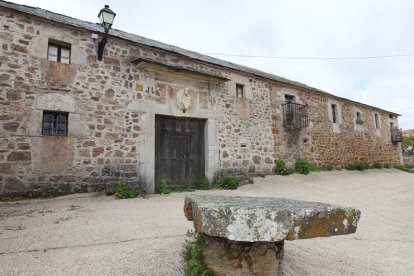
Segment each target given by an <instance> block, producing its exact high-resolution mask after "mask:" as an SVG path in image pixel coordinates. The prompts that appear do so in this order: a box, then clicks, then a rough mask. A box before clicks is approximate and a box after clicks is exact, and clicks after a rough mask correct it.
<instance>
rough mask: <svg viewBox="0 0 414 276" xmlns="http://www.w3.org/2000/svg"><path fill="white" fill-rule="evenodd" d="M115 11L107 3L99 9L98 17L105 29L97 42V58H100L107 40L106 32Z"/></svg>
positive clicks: (112, 20) (110, 25)
mask: <svg viewBox="0 0 414 276" xmlns="http://www.w3.org/2000/svg"><path fill="white" fill-rule="evenodd" d="M115 16H116V13H114V12H113V11H112V10H111V9H110V8H109V6H108V5H105V7H104V8H103V9H102V10H100V12H99V14H98V17H99V21H100V22H101V25H102V27H104V29H105V35H104V37H103V38H102V40H101V41H99V42H98V60H99V61H101V60H102V56H103V51H104V49H105V45H106V41H107V40H108V32H109V29H110V28H111V27H112V23H113V22H114V18H115Z"/></svg>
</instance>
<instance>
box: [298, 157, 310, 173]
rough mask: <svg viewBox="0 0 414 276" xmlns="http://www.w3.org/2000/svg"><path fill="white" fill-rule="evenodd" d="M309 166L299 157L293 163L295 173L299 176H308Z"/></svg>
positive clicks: (305, 160)
mask: <svg viewBox="0 0 414 276" xmlns="http://www.w3.org/2000/svg"><path fill="white" fill-rule="evenodd" d="M311 168H312V166H311V164H310V163H309V161H308V160H307V159H306V158H304V157H299V158H298V159H296V162H295V172H297V173H300V174H308V173H309V172H310V171H311Z"/></svg>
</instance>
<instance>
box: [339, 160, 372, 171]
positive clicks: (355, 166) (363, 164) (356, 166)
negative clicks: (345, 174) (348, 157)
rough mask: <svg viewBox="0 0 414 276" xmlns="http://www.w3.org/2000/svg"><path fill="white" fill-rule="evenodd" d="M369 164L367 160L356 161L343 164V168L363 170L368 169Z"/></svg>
mask: <svg viewBox="0 0 414 276" xmlns="http://www.w3.org/2000/svg"><path fill="white" fill-rule="evenodd" d="M369 168H370V166H369V164H368V163H367V162H356V163H351V164H348V165H345V169H346V170H348V171H364V170H367V169H369Z"/></svg>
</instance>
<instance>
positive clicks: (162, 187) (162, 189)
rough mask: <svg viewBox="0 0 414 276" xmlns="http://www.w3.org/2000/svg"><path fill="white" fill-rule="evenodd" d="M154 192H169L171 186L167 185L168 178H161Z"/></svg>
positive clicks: (161, 193)
mask: <svg viewBox="0 0 414 276" xmlns="http://www.w3.org/2000/svg"><path fill="white" fill-rule="evenodd" d="M155 193H156V194H160V195H168V194H169V193H171V188H170V187H169V186H168V180H167V179H162V180H161V182H160V185H158V187H156V188H155Z"/></svg>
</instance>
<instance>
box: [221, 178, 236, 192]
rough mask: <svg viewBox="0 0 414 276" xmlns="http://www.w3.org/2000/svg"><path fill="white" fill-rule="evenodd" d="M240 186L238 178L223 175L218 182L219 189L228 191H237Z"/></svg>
mask: <svg viewBox="0 0 414 276" xmlns="http://www.w3.org/2000/svg"><path fill="white" fill-rule="evenodd" d="M238 186H239V181H238V180H237V177H235V176H230V175H221V176H220V177H219V179H218V180H217V188H220V189H226V190H235V189H237V187H238Z"/></svg>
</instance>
